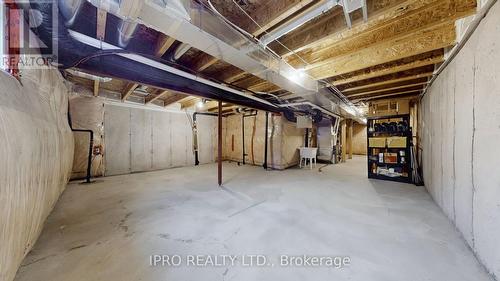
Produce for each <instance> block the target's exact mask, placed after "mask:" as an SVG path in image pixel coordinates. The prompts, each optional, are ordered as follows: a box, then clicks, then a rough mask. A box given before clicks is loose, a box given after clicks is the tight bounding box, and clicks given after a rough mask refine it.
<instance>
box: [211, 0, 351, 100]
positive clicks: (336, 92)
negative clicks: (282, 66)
mask: <svg viewBox="0 0 500 281" xmlns="http://www.w3.org/2000/svg"><path fill="white" fill-rule="evenodd" d="M208 2H209V3H210V4H211V2H210V0H208ZM232 2H233V3H234V4H235V5H236V6H237V7H238V8H239V9H240V10H241V11H242V12H243V13H244V14H245V15H246V16H247V17H248V18H249V19H250V20H251V21H252V22H253V23H254V24H255V25H257V26H258V27H259V28H260V29H262V30H263V32H264V33H265V34H266V35H269V32H268V31H267V30H264V28H263V27H262V26H261V25H260V24H259V23H258V22H257V21H256V20H254V19H253V18H252V17H251V16H250V15H249V14H248V13H247V12H246V11H245V10H244V9H243V8H242V7H241V6H240V5H239V4H238V3H237V2H236V1H235V0H232ZM211 6H212V7H213V5H211ZM213 8H214V9H215V7H213ZM217 13H218V14H219V15H220V16H221V17H222V18H223V19H225V20H227V19H226V18H225V17H224V16H222V15H221V14H220V13H219V12H217ZM227 21H229V20H227ZM231 25H234V26H236V24H234V23H231ZM237 28H238V29H241V28H240V27H237ZM241 30H242V29H241ZM245 33H246V34H249V33H248V32H246V31H245ZM251 36H252V38H254V39H255V37H254V36H253V35H251ZM256 40H257V41H258V42H259V44H260V45H263V44H262V43H261V42H260V40H258V39H256ZM275 41H276V42H277V43H278V44H279V45H280V46H282V47H283V48H285V49H286V50H287V51H288V52H289V53H292V54H293V55H294V56H296V57H297V58H299V60H301V61H302V62H303V63H304V64H305V65H307V66H310V65H311V64H310V63H309V62H307V61H306V60H305V59H304V58H302V57H301V56H300V55H299V54H297V53H296V52H295V51H293V50H291V49H290V48H288V47H287V46H286V45H285V44H283V43H281V41H280V40H278V39H276V40H275ZM264 47H265V48H266V49H267V50H270V51H271V52H273V53H275V52H274V51H273V50H271V49H270V48H269V47H267V46H264ZM278 56H279V55H278ZM279 58H280V59H283V58H282V57H281V56H279ZM318 82H321V83H323V84H324V85H325V87H326V88H328V89H329V90H330V92H332V94H334V95H335V96H336V97H337V98H339V99H340V100H341V101H342V102H343V103H344V104H345V105H347V106H349V107H354V104H353V103H352V102H351V101H350V100H349V99H347V97H346V96H345V95H344V94H342V92H341V91H340V90H339V89H338V88H337V87H335V86H334V85H332V84H331V83H330V82H328V81H327V80H325V79H320V80H318Z"/></svg>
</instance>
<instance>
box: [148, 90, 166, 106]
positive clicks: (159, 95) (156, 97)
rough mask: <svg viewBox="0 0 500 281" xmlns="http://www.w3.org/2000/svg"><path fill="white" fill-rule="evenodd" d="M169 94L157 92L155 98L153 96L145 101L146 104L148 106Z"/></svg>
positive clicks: (161, 91)
mask: <svg viewBox="0 0 500 281" xmlns="http://www.w3.org/2000/svg"><path fill="white" fill-rule="evenodd" d="M168 93H169V91H164V90H159V91H158V92H157V93H156V96H154V97H153V98H151V99H149V100H147V101H146V104H150V103H152V102H154V101H156V100H158V99H160V98H162V97H164V96H166V95H167V94H168Z"/></svg>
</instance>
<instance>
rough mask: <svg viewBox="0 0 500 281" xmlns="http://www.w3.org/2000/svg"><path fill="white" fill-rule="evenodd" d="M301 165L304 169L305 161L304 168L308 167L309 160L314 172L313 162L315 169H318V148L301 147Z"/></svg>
mask: <svg viewBox="0 0 500 281" xmlns="http://www.w3.org/2000/svg"><path fill="white" fill-rule="evenodd" d="M299 150H300V164H299V167H300V168H302V160H304V166H307V160H309V166H310V169H311V170H312V168H313V161H314V167H316V155H317V154H318V148H317V147H300V148H299Z"/></svg>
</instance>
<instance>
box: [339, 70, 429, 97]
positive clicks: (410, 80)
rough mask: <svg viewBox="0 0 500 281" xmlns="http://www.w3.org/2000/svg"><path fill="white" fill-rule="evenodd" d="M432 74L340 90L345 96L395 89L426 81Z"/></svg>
mask: <svg viewBox="0 0 500 281" xmlns="http://www.w3.org/2000/svg"><path fill="white" fill-rule="evenodd" d="M432 74H433V72H428V73H423V74H418V75H414V76H409V77H405V78H400V79H394V80H387V81H384V82H379V83H373V84H366V85H364V86H359V87H354V88H349V89H345V90H342V93H343V94H345V95H349V94H350V93H355V92H359V91H371V90H377V89H382V88H391V87H397V86H402V85H406V84H415V83H420V82H424V81H428V80H429V77H431V76H432Z"/></svg>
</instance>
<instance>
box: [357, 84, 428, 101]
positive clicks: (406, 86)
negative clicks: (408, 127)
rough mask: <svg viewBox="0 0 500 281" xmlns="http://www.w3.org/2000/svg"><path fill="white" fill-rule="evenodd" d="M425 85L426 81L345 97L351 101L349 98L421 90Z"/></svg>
mask: <svg viewBox="0 0 500 281" xmlns="http://www.w3.org/2000/svg"><path fill="white" fill-rule="evenodd" d="M427 83H428V82H427V81H426V82H420V83H415V84H409V85H404V86H398V87H392V88H385V89H380V90H373V91H367V92H359V93H355V94H350V95H347V97H348V98H350V99H351V98H354V97H359V96H368V95H372V94H377V93H385V92H388V91H392V90H401V89H406V88H415V87H420V88H423V85H426V84H427Z"/></svg>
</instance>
